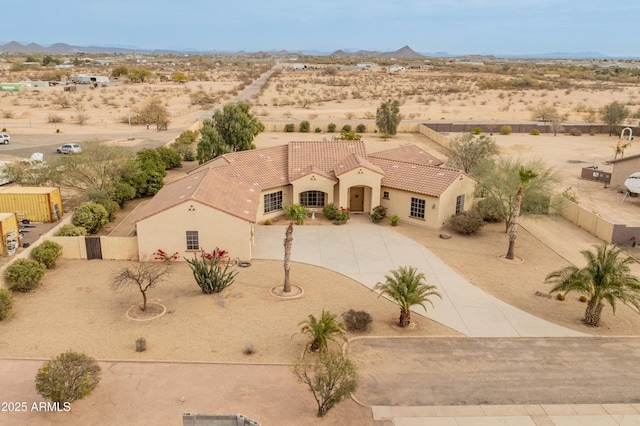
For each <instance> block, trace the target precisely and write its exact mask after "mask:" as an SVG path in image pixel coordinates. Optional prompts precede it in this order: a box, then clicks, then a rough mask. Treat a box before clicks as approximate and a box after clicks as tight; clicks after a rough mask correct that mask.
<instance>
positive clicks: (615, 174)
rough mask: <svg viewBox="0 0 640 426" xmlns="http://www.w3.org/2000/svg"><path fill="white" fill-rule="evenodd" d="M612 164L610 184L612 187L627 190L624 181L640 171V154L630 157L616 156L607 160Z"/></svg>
mask: <svg viewBox="0 0 640 426" xmlns="http://www.w3.org/2000/svg"><path fill="white" fill-rule="evenodd" d="M607 163H608V164H611V166H612V167H611V181H610V182H609V186H610V187H612V188H616V189H620V191H623V192H624V191H626V188H625V187H624V181H625V180H627V178H628V177H629V176H630V175H631V174H632V173H636V172H640V154H636V155H630V156H629V157H622V158H616V159H615V160H609V161H607Z"/></svg>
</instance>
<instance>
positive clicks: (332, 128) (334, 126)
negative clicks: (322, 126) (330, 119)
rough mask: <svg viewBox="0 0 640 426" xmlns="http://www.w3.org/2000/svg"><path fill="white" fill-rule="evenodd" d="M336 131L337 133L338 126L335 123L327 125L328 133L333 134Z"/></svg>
mask: <svg viewBox="0 0 640 426" xmlns="http://www.w3.org/2000/svg"><path fill="white" fill-rule="evenodd" d="M335 131H336V125H335V123H329V124H328V125H327V132H329V133H333V132H335Z"/></svg>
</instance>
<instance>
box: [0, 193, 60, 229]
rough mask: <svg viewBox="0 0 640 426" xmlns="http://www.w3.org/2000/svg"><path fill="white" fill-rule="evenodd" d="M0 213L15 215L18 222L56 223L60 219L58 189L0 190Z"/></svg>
mask: <svg viewBox="0 0 640 426" xmlns="http://www.w3.org/2000/svg"><path fill="white" fill-rule="evenodd" d="M0 212H9V213H16V214H17V215H18V219H19V220H20V221H25V220H26V221H31V222H45V223H50V222H57V221H58V220H60V218H62V196H61V195H60V188H57V187H44V186H9V187H3V188H0Z"/></svg>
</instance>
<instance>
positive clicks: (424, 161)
mask: <svg viewBox="0 0 640 426" xmlns="http://www.w3.org/2000/svg"><path fill="white" fill-rule="evenodd" d="M441 165H442V162H441V161H440V160H439V159H437V158H435V157H433V156H432V155H430V154H429V153H427V152H425V151H424V150H422V149H421V148H419V147H418V146H415V145H411V146H405V147H401V148H396V149H391V150H387V151H382V152H377V153H373V154H367V152H366V149H365V145H364V142H362V141H330V142H290V143H289V144H287V145H280V146H275V147H270V148H262V149H255V150H250V151H242V152H235V153H230V154H224V155H222V156H220V157H217V158H215V159H213V160H211V161H210V162H208V163H205V164H203V165H201V166H200V167H199V168H197V169H196V170H194V171H193V172H191V173H190V174H189V175H188V176H186V177H185V178H183V179H180V180H178V181H176V182H173V183H171V184H169V185H166V186H165V187H164V188H162V189H161V190H160V191H159V192H158V193H157V194H156V195H155V196H154V198H153V199H152V200H151V201H150V202H149V203H148V204H147V205H146V206H145V207H144V208H143V209H142V211H141V212H140V213H139V214H138V215H137V217H136V218H135V219H134V222H135V223H136V232H137V236H138V247H139V256H140V259H148V258H151V256H152V253H153V252H154V251H156V250H158V249H159V248H160V249H162V250H164V251H166V252H171V253H174V252H176V251H177V252H179V253H180V255H181V257H182V256H191V255H192V254H190V253H193V252H197V251H199V250H200V248H202V249H204V250H206V251H211V250H213V249H214V248H215V247H220V248H222V249H225V250H228V251H229V253H230V256H231V257H233V258H235V257H238V258H240V259H243V260H248V259H251V249H252V246H253V233H254V227H255V225H256V224H257V223H259V222H264V221H265V220H267V219H273V218H275V217H279V216H282V215H283V214H284V210H283V206H284V205H291V204H301V205H303V206H305V207H307V208H316V209H318V210H321V209H322V207H324V206H325V205H327V204H331V203H333V204H335V205H336V206H339V207H343V208H348V209H350V210H351V212H353V213H364V214H368V213H370V212H371V211H372V210H373V208H374V207H376V206H378V205H382V206H384V207H387V209H388V214H389V215H394V214H396V215H398V216H399V217H400V220H401V221H403V222H407V223H412V224H415V225H418V226H422V227H426V228H430V229H439V228H441V227H442V226H444V225H446V223H447V221H448V220H449V218H450V217H451V216H452V215H453V214H455V213H457V212H459V211H463V210H468V209H469V208H471V202H470V201H471V199H472V197H473V192H474V188H475V181H474V180H473V179H472V178H470V177H469V176H467V175H466V174H464V173H462V172H460V171H457V170H453V169H449V168H444V167H441Z"/></svg>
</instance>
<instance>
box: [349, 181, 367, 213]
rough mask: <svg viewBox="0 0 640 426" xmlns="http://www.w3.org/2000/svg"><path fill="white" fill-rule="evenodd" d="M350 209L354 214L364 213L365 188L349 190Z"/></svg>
mask: <svg viewBox="0 0 640 426" xmlns="http://www.w3.org/2000/svg"><path fill="white" fill-rule="evenodd" d="M349 209H350V210H351V211H352V212H361V211H364V186H352V187H351V188H349Z"/></svg>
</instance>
